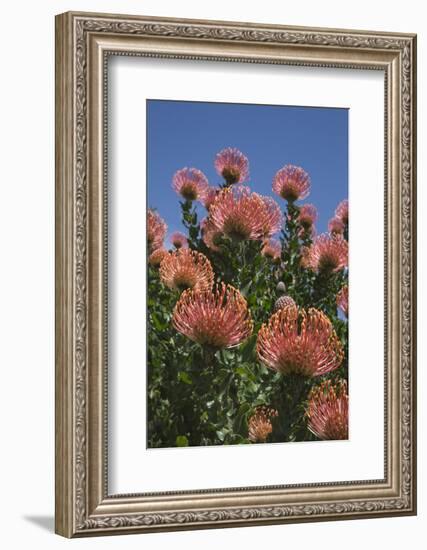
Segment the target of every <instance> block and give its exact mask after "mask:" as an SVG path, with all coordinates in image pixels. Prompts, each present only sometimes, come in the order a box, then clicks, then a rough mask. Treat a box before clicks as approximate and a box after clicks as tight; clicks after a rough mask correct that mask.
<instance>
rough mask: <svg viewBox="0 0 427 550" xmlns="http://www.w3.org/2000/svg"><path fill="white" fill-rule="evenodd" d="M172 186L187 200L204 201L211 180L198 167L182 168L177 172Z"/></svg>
mask: <svg viewBox="0 0 427 550" xmlns="http://www.w3.org/2000/svg"><path fill="white" fill-rule="evenodd" d="M172 187H173V189H174V190H175V191H176V192H177V193H178V195H181V196H182V197H183V198H184V199H185V200H188V201H195V200H201V201H203V200H204V198H205V196H206V194H207V193H208V191H209V182H208V179H207V177H206V176H205V175H204V173H203V172H201V171H200V170H197V168H182V169H181V170H178V171H177V172H175V174H174V176H173V179H172Z"/></svg>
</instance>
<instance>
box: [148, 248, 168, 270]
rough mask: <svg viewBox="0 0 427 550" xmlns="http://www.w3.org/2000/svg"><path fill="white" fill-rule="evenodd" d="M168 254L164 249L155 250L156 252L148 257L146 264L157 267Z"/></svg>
mask: <svg viewBox="0 0 427 550" xmlns="http://www.w3.org/2000/svg"><path fill="white" fill-rule="evenodd" d="M168 254H169V252H168V251H167V250H166V248H156V250H154V252H152V253H151V254H150V255H149V256H148V263H149V264H150V265H152V266H153V267H159V266H160V264H161V263H162V260H163V258H164V257H165V256H167V255H168Z"/></svg>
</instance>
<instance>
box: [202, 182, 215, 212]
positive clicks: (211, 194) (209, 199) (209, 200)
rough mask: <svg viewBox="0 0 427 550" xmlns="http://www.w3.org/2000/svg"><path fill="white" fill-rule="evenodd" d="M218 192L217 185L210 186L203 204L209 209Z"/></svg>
mask: <svg viewBox="0 0 427 550" xmlns="http://www.w3.org/2000/svg"><path fill="white" fill-rule="evenodd" d="M218 193H219V189H218V188H217V187H209V189H208V191H207V192H206V195H205V197H204V199H203V206H204V207H205V208H206V210H209V208H210V207H211V206H212V204H213V203H214V201H215V199H216V196H217V195H218Z"/></svg>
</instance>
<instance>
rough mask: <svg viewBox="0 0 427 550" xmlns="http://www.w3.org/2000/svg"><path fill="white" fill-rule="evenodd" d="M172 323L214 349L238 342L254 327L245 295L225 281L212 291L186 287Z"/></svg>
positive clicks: (188, 335)
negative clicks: (187, 288)
mask: <svg viewBox="0 0 427 550" xmlns="http://www.w3.org/2000/svg"><path fill="white" fill-rule="evenodd" d="M172 323H173V325H174V327H175V329H176V330H177V331H178V332H180V333H182V334H184V335H185V336H187V338H189V339H190V340H193V341H194V342H197V343H198V344H200V345H202V346H205V347H207V348H208V349H211V350H218V349H224V348H232V347H235V346H238V345H239V344H240V343H241V342H243V341H244V340H246V339H247V338H248V337H249V336H250V335H251V334H252V330H253V321H252V319H251V314H250V312H249V310H248V306H247V303H246V300H245V298H244V297H243V296H242V294H241V293H240V292H239V291H238V290H237V289H235V288H234V287H232V286H231V285H225V284H224V283H221V284H220V285H218V286H217V287H216V288H214V289H213V290H212V291H209V290H208V291H200V290H186V291H184V292H183V293H182V295H181V297H180V299H179V300H178V302H177V304H176V306H175V308H174V311H173V316H172Z"/></svg>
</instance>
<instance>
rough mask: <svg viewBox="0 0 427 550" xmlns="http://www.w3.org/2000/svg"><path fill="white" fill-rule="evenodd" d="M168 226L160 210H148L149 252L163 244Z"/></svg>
mask: <svg viewBox="0 0 427 550" xmlns="http://www.w3.org/2000/svg"><path fill="white" fill-rule="evenodd" d="M167 230H168V226H167V225H166V223H165V222H164V220H163V219H162V218H161V217H160V215H159V214H158V212H156V211H154V210H151V209H150V210H148V213H147V246H148V252H152V251H153V250H156V249H157V248H160V247H162V246H163V240H164V238H165V235H166V231H167Z"/></svg>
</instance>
